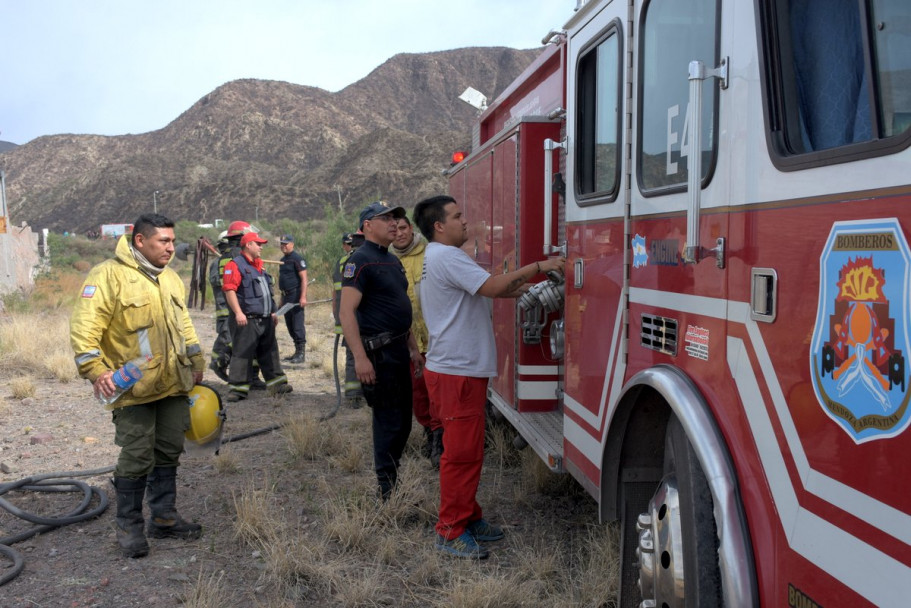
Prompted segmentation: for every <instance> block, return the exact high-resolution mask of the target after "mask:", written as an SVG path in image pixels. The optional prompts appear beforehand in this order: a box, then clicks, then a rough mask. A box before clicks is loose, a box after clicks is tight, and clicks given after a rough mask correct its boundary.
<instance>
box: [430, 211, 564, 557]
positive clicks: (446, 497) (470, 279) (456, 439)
mask: <svg viewBox="0 0 911 608" xmlns="http://www.w3.org/2000/svg"><path fill="white" fill-rule="evenodd" d="M414 223H415V224H416V225H417V226H418V228H420V230H421V233H422V234H423V235H424V237H426V238H427V241H428V244H427V249H426V250H425V253H424V272H423V274H422V276H421V283H420V303H421V311H422V312H423V315H424V320H425V321H426V323H427V330H428V332H429V334H430V343H429V346H428V350H427V361H426V365H425V371H424V374H425V379H426V382H427V390H428V392H429V393H430V400H431V402H432V403H433V407H434V408H436V411H437V412H438V413H439V417H440V420H441V421H442V423H443V429H444V432H443V446H444V449H443V456H442V458H441V459H440V513H439V520H438V522H437V524H436V532H437V542H436V548H437V549H439V550H441V551H444V552H446V553H449V554H451V555H455V556H457V557H468V558H475V559H484V558H485V557H487V556H488V552H487V549H485V548H484V547H482V546H481V545H479V544H478V541H481V542H486V541H495V540H500V539H501V538H503V530H502V529H501V528H500V527H499V526H495V525H493V524H490V523H488V522H487V521H486V520H485V519H484V518H483V514H482V512H481V507H480V505H478V502H477V500H476V494H477V490H478V483H479V482H480V479H481V466H482V465H483V462H484V407H485V405H486V403H487V382H488V380H489V379H490V378H492V377H494V376H496V375H497V371H496V370H497V364H496V359H497V353H496V344H495V342H494V335H493V323H492V321H491V316H490V310H491V308H490V298H514V297H518V296H519V295H521V294H522V293H524V292H525V291H527V289H528V287H527V285H526V283H527V281H529V280H531V279H532V278H533V277H534V276H535V275H537V274H539V273H542V272H547V271H551V270H555V271H560V272H562V271H563V265H564V264H565V262H566V260H565V259H564V258H562V257H561V258H553V259H549V260H542V261H539V262H534V263H532V264H527V265H525V266H523V267H521V268H518V269H516V270H513V271H512V272H507V273H504V274H497V275H491V274H490V273H488V272H487V271H486V270H484V269H483V268H481V267H480V266H478V264H477V263H475V261H474V260H472V259H471V258H470V257H469V256H468V254H467V253H465V251H463V250H462V249H460V247H461V246H462V245H463V244H464V243H465V241H466V240H467V222H466V221H465V219H464V218H463V217H462V212H461V210H460V209H459V206H458V204H457V203H456V201H455V199H454V198H452V197H450V196H435V197H433V198H429V199H426V200H423V201H421V202H420V203H418V204H417V206H416V207H415V208H414Z"/></svg>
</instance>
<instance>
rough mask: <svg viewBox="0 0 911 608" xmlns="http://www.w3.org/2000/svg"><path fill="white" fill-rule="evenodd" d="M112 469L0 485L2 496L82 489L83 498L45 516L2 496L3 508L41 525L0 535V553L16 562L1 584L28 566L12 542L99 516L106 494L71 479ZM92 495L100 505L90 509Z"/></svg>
mask: <svg viewBox="0 0 911 608" xmlns="http://www.w3.org/2000/svg"><path fill="white" fill-rule="evenodd" d="M113 470H114V467H112V466H111V467H103V468H100V469H92V470H90V471H66V472H60V473H46V474H44V475H33V476H32V477H26V478H24V479H20V480H19V481H11V482H7V483H3V484H0V496H3V495H4V494H6V493H8V492H11V491H13V490H19V491H31V492H77V491H78V492H82V500H81V501H80V503H79V504H78V505H77V506H76V507H75V508H74V509H73V510H71V511H69V512H68V513H65V514H63V515H60V516H57V517H42V516H40V515H35V514H33V513H29V512H27V511H23V510H22V509H20V508H19V507H17V506H15V505H14V504H12V503H10V502H9V501H8V500H6V499H4V498H0V508H3V509H5V510H6V511H8V512H10V513H11V514H13V515H15V516H16V517H18V518H20V519H24V520H25V521H28V522H31V523H33V524H38V525H37V526H35V527H33V528H29V529H28V530H24V531H22V532H20V533H18V534H13V535H11V536H5V537H3V538H0V554H2V555H3V556H4V557H6V558H7V559H8V560H10V561H11V562H12V563H13V566H12V569H11V570H10V571H9V572H7V573H5V574H4V575H3V576H0V586H3V585H5V584H6V583H8V582H9V581H11V580H13V579H14V578H16V577H17V576H19V573H20V572H22V569H23V568H24V567H25V560H23V558H22V554H20V553H19V552H18V551H16V550H15V549H13V548H12V547H11V546H10V545H12V544H14V543H17V542H19V541H22V540H25V539H27V538H31V537H32V536H35V535H36V534H41V533H43V532H47V531H48V530H53V529H54V528H59V527H61V526H66V525H69V524H74V523H78V522H81V521H86V520H88V519H92V518H94V517H98V516H99V515H101V514H102V513H104V511H105V510H106V509H107V508H108V496H107V494H105V493H104V492H102V491H101V490H100V489H98V488H96V487H95V486H90V485H88V484H87V483H85V482H83V481H79V480H77V479H71V478H72V477H93V476H95V475H104V474H106V473H110V472H112V471H113ZM93 498H97V499H98V504H97V505H96V506H95V507H93V508H91V509H89V508H88V507H89V505H90V504H91V503H92V500H93Z"/></svg>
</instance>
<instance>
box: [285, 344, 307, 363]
mask: <svg viewBox="0 0 911 608" xmlns="http://www.w3.org/2000/svg"><path fill="white" fill-rule="evenodd" d="M305 346H306V344H305V343H301V344H295V345H294V354H293V355H291V356H290V357H289V358H288V363H303V362H304V360H305V359H306V356H307V353H306V352H305V351H304V347H305Z"/></svg>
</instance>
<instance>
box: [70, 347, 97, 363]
mask: <svg viewBox="0 0 911 608" xmlns="http://www.w3.org/2000/svg"><path fill="white" fill-rule="evenodd" d="M99 357H101V351H100V350H90V351H89V352H87V353H82V354H81V355H77V356H76V364H77V365H82V364H83V363H87V362H89V361H91V360H92V359H98V358H99Z"/></svg>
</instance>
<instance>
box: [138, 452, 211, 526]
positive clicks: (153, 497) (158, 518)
mask: <svg viewBox="0 0 911 608" xmlns="http://www.w3.org/2000/svg"><path fill="white" fill-rule="evenodd" d="M176 501H177V468H176V467H167V468H166V467H155V468H154V469H152V474H151V475H149V510H150V511H151V512H152V517H151V519H150V520H149V529H148V533H149V536H151V537H152V538H183V539H185V540H193V539H196V538H199V537H200V536H201V535H202V526H200V525H199V524H194V523H190V522H187V521H184V519H183V518H182V517H181V516H180V514H178V513H177V508H176V507H175V503H176Z"/></svg>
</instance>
